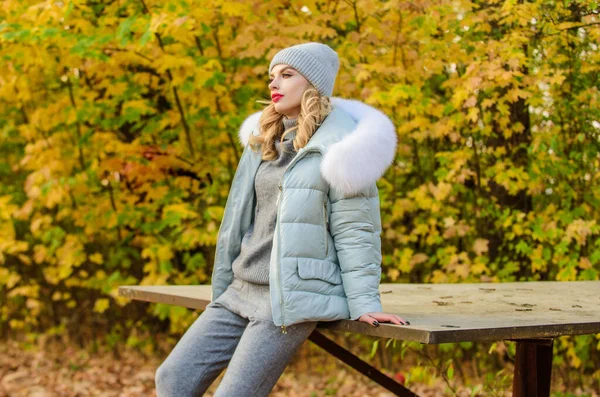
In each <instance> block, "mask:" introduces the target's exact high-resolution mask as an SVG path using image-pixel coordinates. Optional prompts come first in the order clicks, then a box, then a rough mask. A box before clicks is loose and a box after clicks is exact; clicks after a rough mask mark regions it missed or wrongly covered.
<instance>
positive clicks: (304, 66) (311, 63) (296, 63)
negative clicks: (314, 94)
mask: <svg viewBox="0 0 600 397" xmlns="http://www.w3.org/2000/svg"><path fill="white" fill-rule="evenodd" d="M279 64H286V65H290V66H291V67H293V68H294V69H296V70H297V71H298V72H299V73H300V74H301V75H303V76H304V77H305V78H306V80H308V81H310V82H311V83H312V85H314V86H315V88H316V89H317V91H319V93H320V94H321V95H323V96H331V94H332V93H333V84H334V83H335V76H336V75H337V72H338V70H339V68H340V61H339V59H338V55H337V53H336V52H335V51H334V50H333V49H332V48H331V47H329V46H328V45H326V44H321V43H315V42H310V43H303V44H297V45H294V46H291V47H288V48H284V49H283V50H281V51H279V52H278V53H277V54H275V56H274V57H273V60H272V61H271V65H270V66H269V74H271V70H272V69H273V66H275V65H279Z"/></svg>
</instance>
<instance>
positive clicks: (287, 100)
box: [269, 64, 311, 119]
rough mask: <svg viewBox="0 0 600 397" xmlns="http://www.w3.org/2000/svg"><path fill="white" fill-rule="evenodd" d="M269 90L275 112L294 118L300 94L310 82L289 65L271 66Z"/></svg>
mask: <svg viewBox="0 0 600 397" xmlns="http://www.w3.org/2000/svg"><path fill="white" fill-rule="evenodd" d="M269 81H270V83H269V90H270V91H271V99H272V100H273V104H274V105H275V110H276V111H277V113H280V114H283V115H285V116H287V118H290V119H295V118H296V117H298V114H300V102H301V100H302V94H304V91H306V90H307V89H308V88H310V86H311V84H310V82H309V81H308V80H306V79H305V78H304V76H302V75H301V74H300V73H298V72H297V71H296V70H295V69H294V68H292V67H291V66H289V65H285V64H280V65H275V66H273V69H271V75H270V76H269Z"/></svg>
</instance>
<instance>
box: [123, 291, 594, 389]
mask: <svg viewBox="0 0 600 397" xmlns="http://www.w3.org/2000/svg"><path fill="white" fill-rule="evenodd" d="M379 290H380V292H381V303H382V305H383V311H384V312H387V313H394V314H398V315H399V316H401V317H402V318H404V319H405V320H408V321H410V325H409V326H400V325H395V324H390V323H380V325H379V327H373V326H371V325H369V324H367V323H363V322H359V321H350V320H341V321H334V322H322V323H319V325H318V326H317V329H316V330H315V331H314V332H313V333H312V334H311V335H310V337H309V340H310V341H312V342H314V343H316V344H317V345H318V346H320V347H322V348H323V349H324V350H326V351H327V352H329V353H330V354H332V355H334V356H335V357H337V358H339V359H340V360H342V361H343V362H345V363H346V364H348V365H350V366H352V367H353V368H355V369H356V370H358V371H360V372H361V373H363V374H364V375H366V376H368V377H369V378H371V379H372V380H374V381H375V382H377V383H379V384H380V385H381V386H383V387H385V388H386V389H388V390H390V391H391V392H393V393H394V394H396V395H398V396H416V394H414V393H412V392H411V391H410V390H408V389H407V388H405V387H404V386H402V385H400V384H399V383H397V382H396V381H394V380H393V379H391V378H389V377H388V376H386V375H385V374H383V373H381V372H379V371H378V370H377V369H375V368H373V367H372V366H370V365H369V364H367V363H366V362H364V361H363V360H361V359H360V358H358V357H357V356H355V355H354V354H352V353H351V352H349V351H347V350H346V349H344V348H343V347H342V346H340V345H338V344H337V343H335V342H334V341H332V340H330V339H329V338H327V337H325V336H324V335H323V334H321V333H320V332H319V331H318V329H330V330H336V331H344V332H357V333H361V334H365V335H372V336H378V337H386V338H394V339H401V340H407V341H414V342H421V343H426V344H436V343H458V342H467V341H470V342H477V341H490V340H515V341H516V342H517V353H516V361H515V370H514V381H513V396H519V397H536V396H540V397H541V396H544V397H545V396H549V395H550V377H551V372H552V345H553V341H554V338H555V337H557V336H562V335H583V334H595V333H599V332H600V281H569V282H555V281H542V282H517V283H494V284H381V285H380V289H379ZM119 294H120V295H121V296H124V297H128V298H131V299H136V300H142V301H147V302H156V303H164V304H171V305H178V306H184V307H188V308H191V309H200V310H203V309H204V308H205V307H206V305H208V303H209V302H210V298H211V286H210V285H194V286H122V287H119Z"/></svg>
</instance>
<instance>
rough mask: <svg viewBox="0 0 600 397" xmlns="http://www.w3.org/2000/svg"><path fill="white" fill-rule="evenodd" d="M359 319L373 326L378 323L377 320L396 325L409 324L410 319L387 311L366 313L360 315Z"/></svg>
mask: <svg viewBox="0 0 600 397" xmlns="http://www.w3.org/2000/svg"><path fill="white" fill-rule="evenodd" d="M359 320H360V321H363V322H365V323H369V324H371V325H372V326H374V327H377V326H378V325H379V322H391V323H393V324H398V325H410V321H408V320H404V319H403V318H402V317H400V316H397V315H395V314H389V313H366V314H363V315H362V316H360V318H359Z"/></svg>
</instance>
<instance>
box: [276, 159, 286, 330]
mask: <svg viewBox="0 0 600 397" xmlns="http://www.w3.org/2000/svg"><path fill="white" fill-rule="evenodd" d="M286 169H287V168H286ZM283 172H284V173H285V170H284V171H283ZM282 184H283V177H282V178H281V181H280V182H279V193H277V203H276V204H275V206H276V207H277V222H279V198H280V197H281V193H282V192H283V185H282ZM279 232H280V233H281V230H280V231H279ZM278 237H279V236H278ZM276 258H277V260H279V238H278V239H277V256H276ZM276 268H277V279H278V280H279V306H280V307H281V323H282V324H283V325H282V326H281V333H282V334H287V330H286V327H285V321H284V319H283V289H282V288H281V269H280V267H279V266H276Z"/></svg>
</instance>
